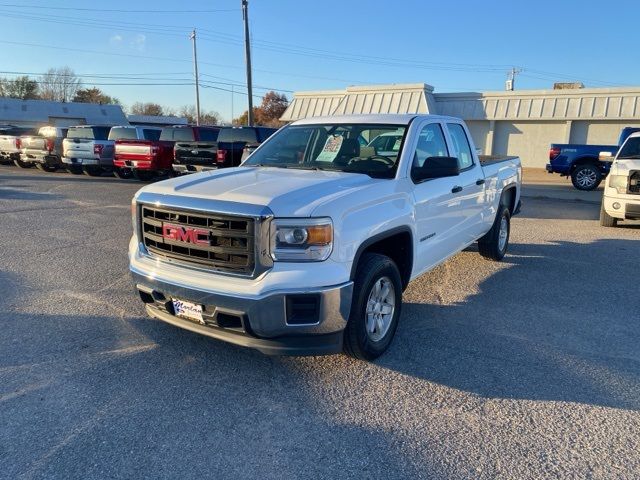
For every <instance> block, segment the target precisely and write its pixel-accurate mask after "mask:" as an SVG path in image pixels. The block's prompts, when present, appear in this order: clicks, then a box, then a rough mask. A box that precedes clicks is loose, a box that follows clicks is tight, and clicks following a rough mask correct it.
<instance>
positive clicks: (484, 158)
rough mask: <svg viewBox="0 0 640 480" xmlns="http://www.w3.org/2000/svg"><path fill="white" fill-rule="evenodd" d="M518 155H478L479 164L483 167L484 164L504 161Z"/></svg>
mask: <svg viewBox="0 0 640 480" xmlns="http://www.w3.org/2000/svg"><path fill="white" fill-rule="evenodd" d="M517 158H518V157H515V156H512V155H478V159H479V160H480V165H482V166H483V167H484V166H486V165H492V164H494V163H499V162H506V161H507V160H515V159H517Z"/></svg>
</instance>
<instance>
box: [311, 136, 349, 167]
mask: <svg viewBox="0 0 640 480" xmlns="http://www.w3.org/2000/svg"><path fill="white" fill-rule="evenodd" d="M343 140H344V137H343V136H342V135H331V136H330V137H329V138H327V141H326V142H325V144H324V147H323V148H322V151H321V152H320V154H319V155H318V157H317V158H316V162H333V161H334V160H335V158H336V157H337V156H338V152H339V151H340V147H341V146H342V141H343Z"/></svg>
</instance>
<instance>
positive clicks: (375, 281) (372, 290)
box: [343, 253, 402, 361]
mask: <svg viewBox="0 0 640 480" xmlns="http://www.w3.org/2000/svg"><path fill="white" fill-rule="evenodd" d="M385 290H386V291H387V294H386V295H385V296H384V298H382V295H381V294H383V293H384V292H385ZM376 292H378V293H376ZM376 295H377V298H376ZM376 300H377V301H376ZM381 300H382V301H381ZM401 307H402V281H401V279H400V272H399V271H398V267H397V266H396V264H395V263H394V262H393V260H391V259H390V258H389V257H386V256H384V255H379V254H377V253H365V254H364V255H363V256H362V257H361V258H360V262H359V263H358V267H357V270H356V277H355V284H354V288H353V299H352V303H351V313H350V315H349V321H348V322H347V327H346V328H345V331H344V343H343V349H344V352H345V353H346V354H347V355H349V356H351V357H354V358H358V359H360V360H369V361H370V360H374V359H376V358H378V357H379V356H380V355H382V354H383V353H384V352H385V351H386V350H387V348H389V345H390V344H391V341H392V340H393V337H394V335H395V333H396V328H397V327H398V319H399V318H400V310H401ZM368 311H369V313H367V312H368ZM384 311H387V312H389V313H387V314H386V315H385V314H384V313H383V312H384ZM376 316H378V317H377V318H376ZM371 330H372V331H371Z"/></svg>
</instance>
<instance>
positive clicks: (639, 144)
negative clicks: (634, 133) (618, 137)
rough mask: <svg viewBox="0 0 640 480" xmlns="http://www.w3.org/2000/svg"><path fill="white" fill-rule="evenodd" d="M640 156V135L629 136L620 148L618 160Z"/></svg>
mask: <svg viewBox="0 0 640 480" xmlns="http://www.w3.org/2000/svg"><path fill="white" fill-rule="evenodd" d="M625 158H640V137H629V138H628V139H627V141H626V143H625V144H624V145H623V146H622V148H621V149H620V152H619V153H618V158H617V160H624V159H625Z"/></svg>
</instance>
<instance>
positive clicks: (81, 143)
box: [62, 138, 98, 158]
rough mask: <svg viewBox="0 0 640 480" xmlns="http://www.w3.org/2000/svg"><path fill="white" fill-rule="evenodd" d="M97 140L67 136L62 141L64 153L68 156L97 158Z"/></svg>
mask: <svg viewBox="0 0 640 480" xmlns="http://www.w3.org/2000/svg"><path fill="white" fill-rule="evenodd" d="M94 144H95V141H94V140H89V139H86V138H65V139H64V141H63V143H62V151H63V155H64V156H65V157H67V158H97V157H98V155H96V154H95V153H93V147H94Z"/></svg>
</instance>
